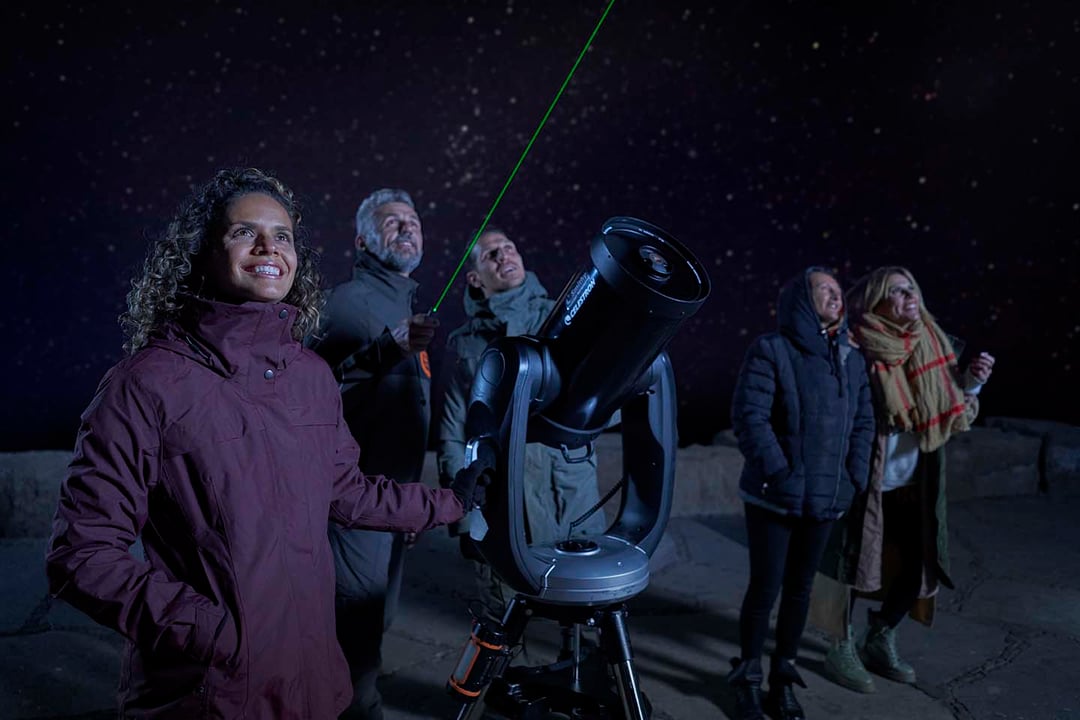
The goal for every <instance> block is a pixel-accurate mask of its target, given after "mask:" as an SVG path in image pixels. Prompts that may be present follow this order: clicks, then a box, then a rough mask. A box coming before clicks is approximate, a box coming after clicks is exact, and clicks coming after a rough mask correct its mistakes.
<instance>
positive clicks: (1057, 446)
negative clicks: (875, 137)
mask: <svg viewBox="0 0 1080 720" xmlns="http://www.w3.org/2000/svg"><path fill="white" fill-rule="evenodd" d="M986 425H987V427H992V428H998V429H1001V430H1007V431H1010V432H1015V433H1020V434H1023V435H1029V436H1032V437H1038V438H1040V439H1041V440H1042V447H1041V448H1040V463H1039V473H1040V483H1039V489H1041V490H1045V491H1046V492H1048V493H1049V494H1050V495H1052V496H1055V497H1062V496H1065V495H1075V494H1077V493H1080V428H1078V427H1076V426H1074V425H1069V424H1066V423H1061V422H1055V421H1053V420H1029V419H1027V418H1006V417H992V418H987V419H986Z"/></svg>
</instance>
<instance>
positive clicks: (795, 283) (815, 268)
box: [776, 265, 847, 352]
mask: <svg viewBox="0 0 1080 720" xmlns="http://www.w3.org/2000/svg"><path fill="white" fill-rule="evenodd" d="M814 272H823V273H828V274H829V275H832V274H833V273H832V272H831V271H829V270H828V269H827V268H824V267H821V266H820V265H812V266H810V267H808V268H806V269H805V270H803V271H802V272H800V273H799V274H797V275H796V276H795V277H793V278H791V279H790V280H788V281H787V282H786V283H784V286H783V287H782V288H780V296H779V298H778V299H777V303H776V319H777V323H778V324H779V327H780V332H781V333H782V334H783V335H784V336H786V337H787V338H789V339H790V340H791V341H792V342H794V343H795V344H796V345H798V346H799V347H801V348H802V349H804V350H808V351H811V352H819V351H824V350H825V349H826V345H825V343H823V342H822V341H821V339H822V337H823V334H824V333H823V328H822V327H821V320H820V319H819V318H818V314H817V310H815V309H814V301H813V299H812V297H811V294H810V273H814ZM846 331H847V311H846V308H845V311H844V312H843V313H842V314H841V315H840V322H838V323H837V324H836V329H835V333H836V334H837V335H839V336H840V338H841V341H842V342H844V339H845V338H846V335H847V333H846Z"/></svg>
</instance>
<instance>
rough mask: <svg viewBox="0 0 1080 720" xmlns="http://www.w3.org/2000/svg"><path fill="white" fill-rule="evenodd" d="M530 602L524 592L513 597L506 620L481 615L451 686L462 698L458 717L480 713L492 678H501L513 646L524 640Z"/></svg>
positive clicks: (452, 677)
mask: <svg viewBox="0 0 1080 720" xmlns="http://www.w3.org/2000/svg"><path fill="white" fill-rule="evenodd" d="M529 615H530V612H529V610H528V608H527V603H526V602H525V601H524V599H522V598H521V597H520V596H518V597H515V598H514V599H513V600H511V601H510V605H509V606H508V607H507V610H506V614H505V615H504V616H503V620H502V622H501V623H500V622H498V621H496V620H494V619H491V618H479V619H477V620H476V622H474V624H473V632H472V634H471V635H470V637H469V642H468V643H467V644H466V646H465V649H464V650H463V651H462V655H461V658H460V659H459V660H458V666H457V667H456V668H455V669H454V672H453V673H452V674H451V675H450V679H449V680H448V681H447V686H446V687H447V690H449V691H450V692H451V693H452V694H454V695H456V696H457V697H458V698H459V699H461V701H462V702H461V706H460V707H459V708H458V713H457V715H456V716H455V717H456V719H457V720H470V719H471V718H473V717H476V716H477V714H478V713H479V712H480V708H482V707H483V706H484V705H485V703H486V701H487V695H488V691H489V690H490V689H491V681H492V680H495V679H497V678H501V677H502V675H503V672H504V671H505V670H506V666H507V665H508V664H509V662H510V655H511V648H513V647H514V646H515V645H517V643H518V642H520V640H521V638H522V636H523V635H524V634H525V626H526V625H527V624H528V622H529Z"/></svg>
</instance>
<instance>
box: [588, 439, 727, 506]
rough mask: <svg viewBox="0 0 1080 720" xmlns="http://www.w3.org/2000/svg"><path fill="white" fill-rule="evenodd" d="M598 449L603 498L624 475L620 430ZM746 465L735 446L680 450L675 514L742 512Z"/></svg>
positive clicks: (696, 446) (598, 471)
mask: <svg viewBox="0 0 1080 720" xmlns="http://www.w3.org/2000/svg"><path fill="white" fill-rule="evenodd" d="M596 451H597V453H598V454H599V457H600V463H599V465H598V470H597V476H598V481H599V485H600V496H601V497H603V495H604V493H606V492H607V491H608V490H610V489H611V488H612V487H613V486H614V485H615V483H617V482H618V481H619V479H620V478H621V477H622V436H621V435H619V434H617V433H615V434H613V433H605V434H604V435H601V436H600V438H599V439H598V440H597V443H596ZM742 466H743V458H742V454H741V453H740V452H739V451H738V449H736V448H734V447H730V446H726V445H690V446H688V447H684V448H681V449H679V450H678V451H677V455H676V460H675V488H674V491H673V497H672V503H671V514H672V516H674V517H683V516H690V515H704V514H713V515H715V514H726V513H737V512H742V500H741V499H740V498H739V474H740V473H741V472H742ZM616 503H617V501H616V500H612V502H611V505H612V506H613V508H612V510H611V512H614V508H615V507H617V505H616ZM609 516H610V513H609Z"/></svg>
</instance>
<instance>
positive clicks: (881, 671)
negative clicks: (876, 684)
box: [859, 610, 915, 685]
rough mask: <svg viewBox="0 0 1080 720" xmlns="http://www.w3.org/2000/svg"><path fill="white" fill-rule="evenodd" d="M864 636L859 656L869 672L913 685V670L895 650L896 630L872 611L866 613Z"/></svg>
mask: <svg viewBox="0 0 1080 720" xmlns="http://www.w3.org/2000/svg"><path fill="white" fill-rule="evenodd" d="M868 617H869V620H868V624H867V627H866V635H865V636H864V637H863V641H862V643H860V644H859V654H860V655H861V656H862V661H863V663H864V664H865V665H866V669H867V670H869V671H870V672H874V673H877V674H878V675H880V676H882V677H886V678H889V679H890V680H895V681H896V682H902V683H908V684H909V685H914V684H915V668H913V667H911V665H908V664H907V663H906V662H904V661H903V659H901V657H900V653H899V651H897V649H896V628H892V627H889V626H888V625H887V624H886V623H885V622H884V621H882V620H881V618H880V616H878V614H877V613H876V612H874V611H873V610H870V611H869V613H868Z"/></svg>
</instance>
